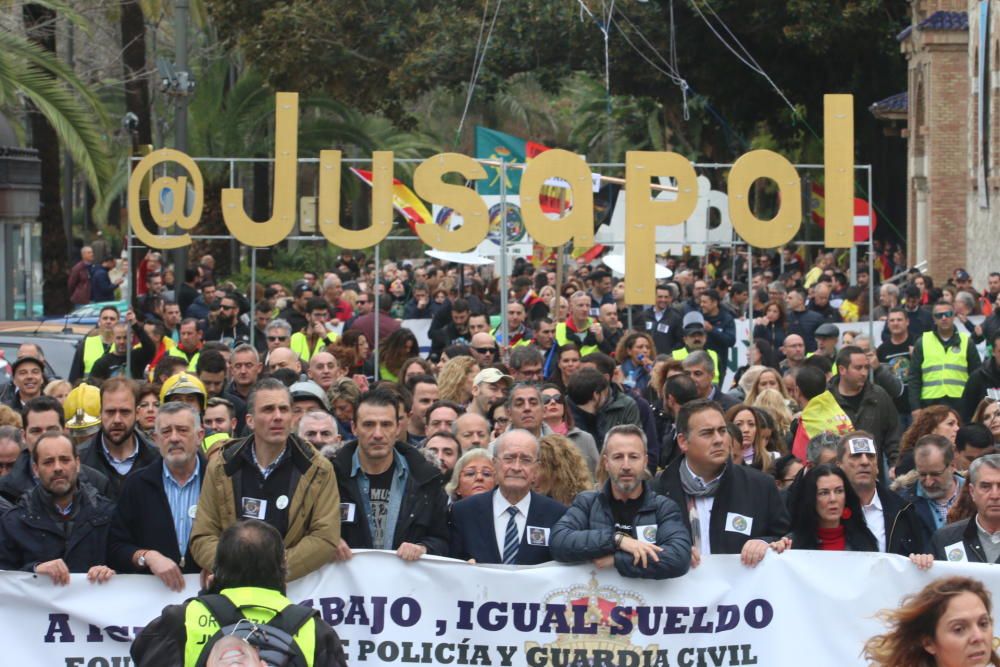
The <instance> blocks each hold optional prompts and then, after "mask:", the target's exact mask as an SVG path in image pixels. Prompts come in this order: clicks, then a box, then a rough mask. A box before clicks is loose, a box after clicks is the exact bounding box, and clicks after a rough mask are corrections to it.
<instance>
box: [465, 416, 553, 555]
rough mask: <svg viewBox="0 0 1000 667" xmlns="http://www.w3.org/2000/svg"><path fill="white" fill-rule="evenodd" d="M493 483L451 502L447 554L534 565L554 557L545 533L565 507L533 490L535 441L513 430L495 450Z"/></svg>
mask: <svg viewBox="0 0 1000 667" xmlns="http://www.w3.org/2000/svg"><path fill="white" fill-rule="evenodd" d="M493 464H494V466H495V468H496V473H497V488H496V489H494V490H493V491H492V492H491V493H480V494H477V495H474V496H471V497H470V498H466V499H465V500H462V501H459V502H457V503H455V505H454V506H453V507H452V509H451V549H450V551H451V555H452V557H453V558H461V559H463V560H470V559H471V560H474V561H475V562H477V563H495V564H499V563H503V564H504V565H537V564H539V563H545V562H547V561H550V560H552V555H551V554H550V553H549V536H550V532H551V529H552V526H553V525H554V524H555V523H556V521H558V520H559V519H560V518H561V517H562V515H563V513H564V512H565V511H566V508H565V507H564V506H563V505H562V504H560V503H557V502H556V501H554V500H552V499H551V498H548V497H546V496H543V495H541V494H539V493H535V492H534V491H532V490H531V486H532V484H534V481H535V477H536V475H537V474H538V441H537V440H536V439H535V436H533V435H532V434H531V433H530V432H528V431H525V430H522V429H515V430H513V431H509V432H507V433H505V434H503V435H502V436H501V437H500V439H499V440H498V441H497V444H496V448H495V450H494V453H493Z"/></svg>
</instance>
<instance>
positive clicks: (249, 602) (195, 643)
mask: <svg viewBox="0 0 1000 667" xmlns="http://www.w3.org/2000/svg"><path fill="white" fill-rule="evenodd" d="M222 595H225V596H226V597H227V598H229V600H230V602H232V603H233V604H234V605H236V606H237V607H239V609H240V611H242V612H243V615H244V616H246V617H247V618H248V619H250V620H252V621H256V622H258V623H267V622H268V621H270V620H271V619H272V618H274V617H275V616H276V615H277V613H278V612H279V611H281V610H282V609H284V608H285V607H287V606H288V605H290V604H292V601H291V600H289V599H288V598H286V597H285V596H284V595H282V594H281V593H279V592H278V591H275V590H271V589H270V588H255V587H252V586H248V587H245V588H227V589H225V590H223V591H222ZM184 631H185V634H186V640H185V643H184V667H195V666H196V665H197V664H198V658H199V657H201V652H202V649H204V648H205V644H207V643H208V641H209V640H210V639H211V638H212V637H214V636H215V634H216V632H218V631H219V623H218V621H217V620H216V619H215V616H213V615H212V612H210V611H209V610H208V607H206V606H205V605H204V604H202V603H201V602H200V601H199V600H198V598H193V599H192V600H191V601H190V602H189V603H188V605H187V607H186V608H185V609H184ZM295 643H296V644H298V645H299V648H300V649H302V654H303V655H304V656H305V657H306V663H307V664H308V665H309V667H312V665H313V662H314V660H315V659H316V619H315V618H310V619H309V620H308V621H306V622H305V625H303V626H302V627H301V628H299V631H298V632H296V633H295Z"/></svg>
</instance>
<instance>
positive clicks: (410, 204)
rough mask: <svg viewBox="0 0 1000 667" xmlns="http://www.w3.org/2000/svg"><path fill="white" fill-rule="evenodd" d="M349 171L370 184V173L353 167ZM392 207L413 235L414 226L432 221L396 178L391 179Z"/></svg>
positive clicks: (409, 191)
mask: <svg viewBox="0 0 1000 667" xmlns="http://www.w3.org/2000/svg"><path fill="white" fill-rule="evenodd" d="M350 169H351V171H352V172H354V175H355V176H357V177H358V178H360V179H361V180H362V181H364V182H365V183H367V184H368V185H369V186H370V185H371V184H372V172H370V171H365V170H364V169H355V168H354V167H351V168H350ZM392 206H393V208H395V209H396V210H397V211H399V214H400V215H401V216H403V219H404V220H406V224H408V225H409V226H410V230H411V231H412V232H413V233H414V234H416V232H417V229H416V225H424V224H427V223H429V222H431V220H433V218H432V217H431V214H430V211H428V210H427V207H426V206H424V203H423V202H422V201H420V197H418V196H417V195H416V193H414V192H413V190H411V189H410V188H408V187H406V186H405V185H404V184H403V182H402V181H400V180H399V179H398V178H393V179H392Z"/></svg>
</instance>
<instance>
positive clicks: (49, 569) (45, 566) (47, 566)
mask: <svg viewBox="0 0 1000 667" xmlns="http://www.w3.org/2000/svg"><path fill="white" fill-rule="evenodd" d="M35 574H44V575H45V576H47V577H49V578H50V579H52V583H53V584H55V585H56V586H65V585H66V584H68V583H69V568H68V567H66V563H65V561H63V559H62V558H56V559H55V560H50V561H47V562H45V563H39V564H38V565H36V566H35Z"/></svg>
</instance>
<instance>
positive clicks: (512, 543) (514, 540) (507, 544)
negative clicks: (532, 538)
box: [503, 505, 521, 565]
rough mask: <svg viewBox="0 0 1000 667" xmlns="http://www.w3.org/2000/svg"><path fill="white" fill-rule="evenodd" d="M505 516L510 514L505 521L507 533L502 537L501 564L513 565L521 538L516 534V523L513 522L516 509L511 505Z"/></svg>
mask: <svg viewBox="0 0 1000 667" xmlns="http://www.w3.org/2000/svg"><path fill="white" fill-rule="evenodd" d="M507 514H510V520H509V521H507V531H506V532H505V533H504V536H503V564H504V565H513V564H514V561H515V560H517V549H518V547H519V546H521V537H520V535H518V533H517V521H515V517H516V516H517V508H516V507H514V506H513V505H511V506H510V507H508V508H507Z"/></svg>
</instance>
